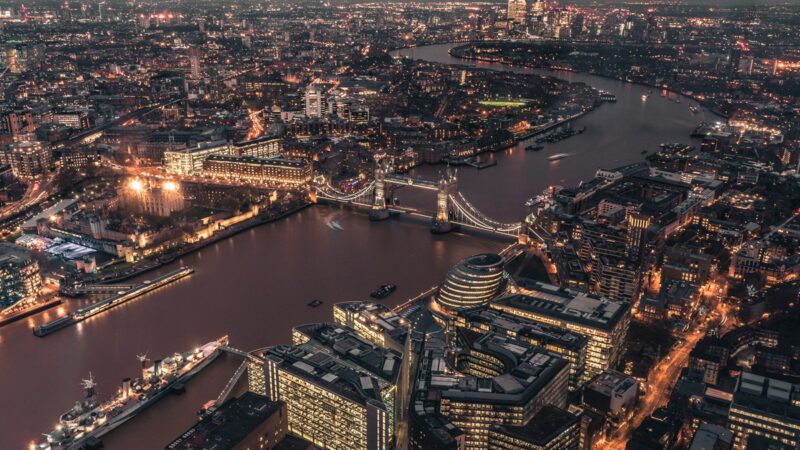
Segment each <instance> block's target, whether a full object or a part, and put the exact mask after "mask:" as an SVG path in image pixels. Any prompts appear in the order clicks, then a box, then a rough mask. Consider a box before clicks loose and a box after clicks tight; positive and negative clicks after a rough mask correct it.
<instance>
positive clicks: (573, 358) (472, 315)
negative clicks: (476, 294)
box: [454, 308, 589, 391]
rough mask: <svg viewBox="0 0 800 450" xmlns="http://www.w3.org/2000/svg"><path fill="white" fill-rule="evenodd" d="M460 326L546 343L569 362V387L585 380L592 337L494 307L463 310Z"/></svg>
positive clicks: (545, 347) (531, 343) (456, 323)
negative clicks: (587, 354) (587, 352)
mask: <svg viewBox="0 0 800 450" xmlns="http://www.w3.org/2000/svg"><path fill="white" fill-rule="evenodd" d="M454 323H455V325H456V327H457V328H459V329H464V330H468V331H472V332H475V333H486V332H494V333H499V334H502V335H506V336H509V337H512V338H515V339H516V340H517V341H519V342H521V343H525V344H528V345H532V346H536V347H542V348H544V349H546V350H549V351H551V352H555V353H557V354H558V355H559V356H561V357H562V358H564V359H566V360H567V361H568V362H569V390H570V391H575V390H577V389H578V388H579V387H580V386H581V385H582V384H583V382H584V381H585V380H584V372H585V370H586V348H587V344H588V341H589V339H588V338H587V337H586V336H584V335H582V334H578V333H575V332H572V331H569V330H565V329H563V328H558V327H555V326H552V325H547V324H544V323H538V322H534V321H532V320H528V319H523V318H521V317H518V316H514V315H512V314H508V313H506V312H503V311H499V310H496V309H492V308H485V309H471V310H466V311H462V312H460V313H459V314H458V316H457V317H456V318H455V319H454Z"/></svg>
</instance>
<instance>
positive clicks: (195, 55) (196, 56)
mask: <svg viewBox="0 0 800 450" xmlns="http://www.w3.org/2000/svg"><path fill="white" fill-rule="evenodd" d="M189 65H190V68H191V72H192V73H191V75H192V78H193V79H195V80H198V79H200V53H199V52H198V51H197V49H196V48H194V47H193V48H190V49H189Z"/></svg>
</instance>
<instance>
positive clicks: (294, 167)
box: [203, 155, 312, 186]
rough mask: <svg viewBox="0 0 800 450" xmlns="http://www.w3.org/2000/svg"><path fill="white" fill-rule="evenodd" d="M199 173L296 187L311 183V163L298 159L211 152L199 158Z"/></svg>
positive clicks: (228, 179)
mask: <svg viewBox="0 0 800 450" xmlns="http://www.w3.org/2000/svg"><path fill="white" fill-rule="evenodd" d="M203 176H206V177H211V178H214V179H217V180H222V181H226V182H236V183H250V184H259V185H268V186H283V185H290V186H299V185H303V184H308V183H310V182H311V176H312V169H311V164H309V163H308V162H307V161H303V160H299V159H284V158H269V159H266V158H254V157H252V156H227V155H212V156H209V157H208V158H206V159H205V160H204V161H203Z"/></svg>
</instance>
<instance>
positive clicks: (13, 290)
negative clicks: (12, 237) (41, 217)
mask: <svg viewBox="0 0 800 450" xmlns="http://www.w3.org/2000/svg"><path fill="white" fill-rule="evenodd" d="M41 288H42V278H41V276H40V275H39V263H38V262H36V260H34V259H32V258H31V257H30V255H28V252H27V250H25V249H24V248H22V247H19V246H16V245H14V244H11V243H7V242H3V243H0V310H2V309H5V308H8V307H9V306H13V305H14V304H16V303H17V302H19V301H22V300H28V299H33V298H36V296H37V295H38V294H39V290H40V289H41Z"/></svg>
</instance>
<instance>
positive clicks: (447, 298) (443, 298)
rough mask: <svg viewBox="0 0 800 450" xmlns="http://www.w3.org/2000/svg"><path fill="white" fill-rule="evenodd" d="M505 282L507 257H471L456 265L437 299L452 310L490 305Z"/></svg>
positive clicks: (488, 254)
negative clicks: (504, 271) (504, 265)
mask: <svg viewBox="0 0 800 450" xmlns="http://www.w3.org/2000/svg"><path fill="white" fill-rule="evenodd" d="M502 283H503V258H501V257H500V255H497V254H494V253H481V254H479V255H474V256H470V257H469V258H466V259H464V260H462V261H460V262H459V263H458V264H456V265H455V266H454V267H453V268H452V269H450V271H449V272H447V276H446V277H445V280H444V283H442V285H441V287H439V295H438V296H437V298H436V300H437V302H438V303H439V305H440V306H442V307H443V308H445V309H447V310H449V311H458V310H462V309H467V308H474V307H476V306H483V305H486V304H488V303H489V300H491V299H492V298H494V297H495V296H496V295H497V294H498V293H499V292H500V288H501V285H502Z"/></svg>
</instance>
